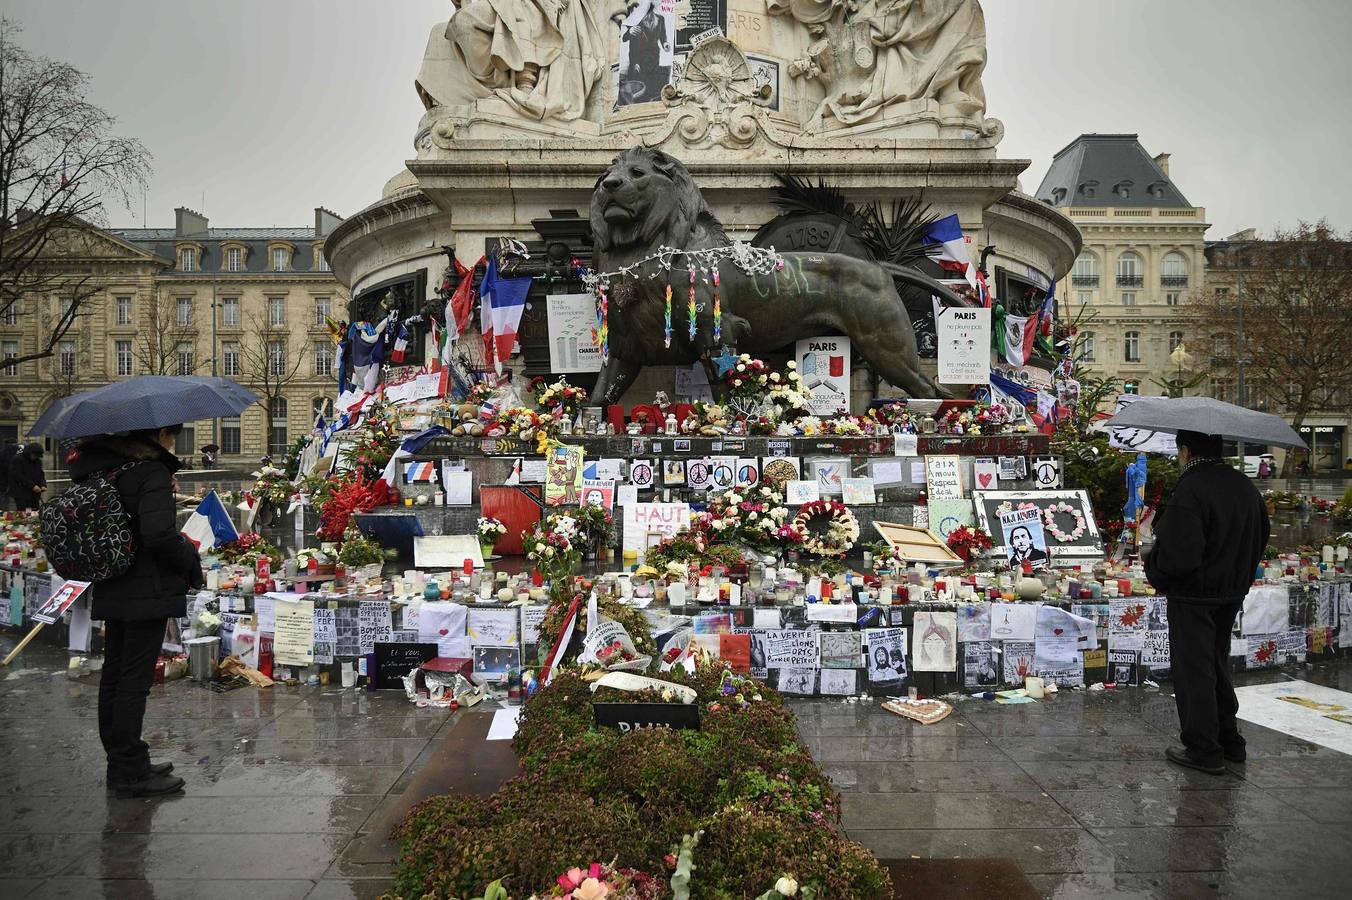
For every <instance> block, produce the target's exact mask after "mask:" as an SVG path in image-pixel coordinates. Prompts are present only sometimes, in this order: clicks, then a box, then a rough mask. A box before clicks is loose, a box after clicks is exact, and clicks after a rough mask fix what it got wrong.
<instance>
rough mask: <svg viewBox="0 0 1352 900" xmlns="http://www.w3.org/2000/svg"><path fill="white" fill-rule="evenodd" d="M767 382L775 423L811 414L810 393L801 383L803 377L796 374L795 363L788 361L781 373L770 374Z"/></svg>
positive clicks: (796, 365)
mask: <svg viewBox="0 0 1352 900" xmlns="http://www.w3.org/2000/svg"><path fill="white" fill-rule="evenodd" d="M768 380H769V386H770V393H769V397H768V399H769V401H770V405H771V407H772V408H773V418H774V419H775V420H776V421H783V420H786V419H790V420H791V419H794V418H797V417H798V416H802V415H807V414H808V413H809V412H811V407H810V406H809V405H808V401H809V400H811V399H812V391H811V390H810V389H809V388H808V386H807V385H806V384H805V383H804V382H803V376H802V375H800V374H798V364H797V363H796V362H794V361H793V360H789V361H788V362H787V363H786V364H785V366H784V372H783V373H780V372H771V373H770V374H769V377H768Z"/></svg>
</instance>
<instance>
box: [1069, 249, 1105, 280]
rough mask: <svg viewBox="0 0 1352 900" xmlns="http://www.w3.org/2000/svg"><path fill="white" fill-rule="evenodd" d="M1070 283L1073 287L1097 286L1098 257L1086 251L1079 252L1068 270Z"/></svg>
mask: <svg viewBox="0 0 1352 900" xmlns="http://www.w3.org/2000/svg"><path fill="white" fill-rule="evenodd" d="M1070 283H1071V284H1072V285H1074V286H1075V287H1098V283H1099V270H1098V257H1097V256H1095V255H1094V254H1092V253H1090V252H1088V251H1085V252H1084V253H1081V254H1080V255H1079V257H1078V258H1076V260H1075V268H1074V269H1072V270H1071V272H1070Z"/></svg>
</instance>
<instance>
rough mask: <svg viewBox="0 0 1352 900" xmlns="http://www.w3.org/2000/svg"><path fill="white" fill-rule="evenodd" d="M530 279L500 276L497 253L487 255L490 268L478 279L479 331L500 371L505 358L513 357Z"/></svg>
mask: <svg viewBox="0 0 1352 900" xmlns="http://www.w3.org/2000/svg"><path fill="white" fill-rule="evenodd" d="M531 280H532V279H530V278H500V277H498V259H497V257H496V256H490V257H489V258H488V268H487V269H486V270H485V271H484V277H483V281H481V282H480V283H479V331H480V332H481V333H482V334H483V336H484V349H485V351H487V352H488V353H490V354H492V356H493V364H494V366H495V367H496V368H497V371H498V373H499V374H501V372H502V363H503V360H506V359H508V358H510V357H511V355H512V347H513V346H515V345H516V330H517V327H518V326H519V325H520V324H521V313H522V312H523V311H524V310H525V308H526V294H527V293H528V292H529V291H530V285H531Z"/></svg>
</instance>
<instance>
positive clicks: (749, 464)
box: [736, 457, 760, 488]
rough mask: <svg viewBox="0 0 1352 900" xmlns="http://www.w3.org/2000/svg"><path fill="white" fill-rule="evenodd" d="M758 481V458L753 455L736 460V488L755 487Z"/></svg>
mask: <svg viewBox="0 0 1352 900" xmlns="http://www.w3.org/2000/svg"><path fill="white" fill-rule="evenodd" d="M759 482H760V460H759V459H757V458H755V457H752V458H750V459H739V460H737V478H736V486H737V487H738V488H746V487H755V486H756V485H757V484H758V483H759Z"/></svg>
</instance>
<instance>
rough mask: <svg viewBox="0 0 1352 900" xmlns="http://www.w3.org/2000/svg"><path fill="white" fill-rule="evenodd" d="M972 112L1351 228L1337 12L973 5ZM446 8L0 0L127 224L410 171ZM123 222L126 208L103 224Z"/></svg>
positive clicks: (1320, 3)
mask: <svg viewBox="0 0 1352 900" xmlns="http://www.w3.org/2000/svg"><path fill="white" fill-rule="evenodd" d="M983 5H984V7H985V10H986V25H987V31H988V33H989V50H990V63H989V65H988V66H987V69H986V75H985V85H986V93H987V95H988V101H989V103H988V105H989V108H988V115H992V116H995V117H997V118H999V119H1001V120H1003V121H1004V123H1005V128H1006V137H1005V140H1004V143H1002V144H1001V146H1000V155H1001V156H1003V157H1006V158H1023V159H1029V160H1032V165H1031V166H1029V168H1028V170H1027V171H1026V172H1025V173H1024V176H1023V186H1024V189H1025V190H1027V191H1029V192H1032V191H1033V190H1035V189H1036V187H1037V185H1038V183H1039V182H1040V181H1041V179H1042V175H1043V174H1044V173H1045V172H1046V170H1047V166H1048V164H1049V163H1050V161H1051V157H1052V154H1054V153H1055V152H1056V151H1057V150H1059V149H1060V148H1061V147H1063V146H1065V145H1066V144H1068V143H1069V142H1070V141H1071V140H1072V139H1073V138H1074V137H1075V136H1076V135H1078V134H1080V133H1081V132H1090V131H1098V132H1136V133H1139V134H1140V136H1141V141H1142V143H1143V144H1144V145H1145V147H1146V149H1147V150H1148V151H1150V152H1151V153H1152V154H1155V153H1162V152H1167V153H1171V154H1173V159H1172V162H1171V174H1172V177H1173V179H1174V181H1175V182H1176V183H1177V184H1178V186H1179V188H1180V189H1181V190H1182V191H1183V193H1184V195H1185V196H1186V197H1187V198H1188V200H1189V201H1191V202H1192V203H1193V204H1195V205H1198V206H1205V207H1206V208H1207V214H1208V220H1209V221H1210V222H1211V223H1212V228H1211V230H1210V231H1209V232H1208V235H1207V236H1208V237H1210V238H1212V239H1218V238H1221V237H1224V236H1225V235H1227V234H1229V233H1231V232H1233V231H1236V230H1238V229H1240V228H1244V227H1249V226H1256V227H1258V228H1260V230H1264V231H1266V230H1268V229H1270V228H1271V227H1272V226H1273V225H1274V224H1276V223H1283V224H1286V225H1291V224H1294V223H1295V222H1296V221H1297V220H1299V219H1318V218H1328V219H1329V220H1330V221H1331V222H1332V223H1333V224H1335V225H1336V226H1338V227H1340V228H1348V227H1352V183H1350V182H1349V181H1348V179H1347V178H1345V177H1344V175H1343V172H1342V171H1341V169H1342V164H1343V163H1344V161H1345V160H1346V159H1347V156H1348V148H1349V146H1352V116H1348V115H1347V103H1348V96H1349V93H1352V91H1350V89H1352V53H1349V51H1348V48H1347V42H1348V39H1349V37H1352V0H1288V2H1286V3H1282V4H1275V3H1273V2H1271V0H985V2H984V4H983ZM449 9H450V0H101V2H96V0H0V10H3V12H4V14H5V15H6V16H9V17H11V18H13V19H15V20H16V21H18V22H19V23H20V24H21V25H22V26H23V27H24V34H23V35H22V36H21V40H22V41H23V42H24V43H25V44H26V45H27V46H28V48H29V49H30V50H32V51H34V52H38V53H43V54H46V55H49V56H53V57H57V58H61V59H64V60H66V61H69V62H71V63H73V64H75V65H78V66H79V67H81V68H83V69H84V70H85V71H87V72H88V73H89V74H90V75H91V76H92V77H93V99H94V100H95V101H96V102H97V103H99V104H100V105H101V106H103V107H104V108H105V109H107V110H108V111H109V112H110V113H112V114H113V115H115V116H116V117H117V118H118V120H119V124H120V128H121V130H122V131H124V132H125V133H127V134H129V135H134V136H137V137H139V138H141V140H143V141H144V142H145V143H146V145H147V146H148V147H149V148H150V150H151V152H152V153H153V154H154V163H153V164H154V169H155V175H154V180H153V182H152V184H151V189H150V192H149V196H148V198H147V210H148V223H149V224H150V225H152V226H154V225H172V224H173V208H174V207H175V206H180V205H182V206H190V207H193V208H200V209H201V211H202V212H204V213H206V214H207V215H208V217H209V218H210V219H211V221H212V223H213V224H214V225H221V226H244V225H255V226H266V225H283V226H287V225H289V226H299V225H306V224H310V223H311V222H312V210H313V208H314V207H315V206H327V207H329V208H330V209H333V210H334V211H335V212H337V213H339V214H341V215H347V214H350V213H352V212H355V211H356V210H358V209H361V208H362V207H363V206H366V205H367V204H369V203H371V202H372V201H374V200H376V199H378V198H379V195H380V189H381V186H382V185H383V184H384V183H385V181H386V180H387V179H388V178H389V177H390V176H392V175H394V174H395V173H396V172H397V171H398V170H399V167H400V165H401V163H402V161H403V160H405V159H407V158H409V157H411V156H412V155H413V150H412V139H413V131H414V128H415V126H416V124H417V121H418V117H419V116H420V114H421V113H422V106H421V104H420V103H419V102H418V99H417V97H416V96H415V95H414V92H413V79H414V76H415V75H416V74H417V70H418V65H419V62H420V61H421V58H422V52H423V48H424V46H425V44H426V40H427V33H428V30H429V29H430V27H431V26H432V24H433V23H435V22H437V21H438V20H441V19H444V18H446V15H447V11H448V10H449ZM110 219H111V221H112V222H113V223H114V224H119V225H134V224H136V225H139V224H140V222H141V210H140V209H139V208H137V209H135V210H130V211H128V210H122V209H115V210H112V211H111V215H110Z"/></svg>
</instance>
